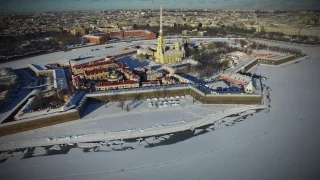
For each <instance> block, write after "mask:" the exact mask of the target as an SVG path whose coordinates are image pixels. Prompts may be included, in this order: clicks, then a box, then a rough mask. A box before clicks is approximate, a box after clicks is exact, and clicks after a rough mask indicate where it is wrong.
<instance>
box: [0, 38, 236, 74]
mask: <svg viewBox="0 0 320 180" xmlns="http://www.w3.org/2000/svg"><path fill="white" fill-rule="evenodd" d="M180 41H181V39H180ZM205 41H206V42H210V41H231V40H226V39H220V38H216V39H215V38H213V39H211V38H195V39H191V42H199V43H200V42H205ZM156 42H157V40H144V41H133V42H130V43H127V42H119V43H114V44H104V45H98V46H92V47H84V48H79V49H73V50H71V51H67V52H64V51H60V52H55V53H50V54H44V55H40V56H35V57H30V58H25V59H21V60H16V61H10V62H6V63H2V64H1V66H2V67H12V68H14V69H19V68H25V67H28V64H32V63H34V64H39V65H45V64H49V63H55V62H60V63H68V61H69V60H70V59H75V58H79V57H80V58H83V60H80V61H72V64H81V63H85V62H90V61H93V60H98V59H102V58H105V57H106V56H110V55H115V54H120V53H121V52H123V48H132V49H134V48H135V46H138V45H142V43H143V44H156ZM167 42H169V40H167ZM170 42H172V43H174V42H176V39H170ZM107 46H114V47H112V48H106V47H107ZM92 49H98V50H94V51H91V50H92Z"/></svg>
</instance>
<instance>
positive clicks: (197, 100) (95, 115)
mask: <svg viewBox="0 0 320 180" xmlns="http://www.w3.org/2000/svg"><path fill="white" fill-rule="evenodd" d="M170 41H173V42H174V41H175V40H172V39H171V40H170ZM217 41H219V42H220V41H226V42H227V43H230V45H231V46H234V47H236V46H237V45H235V44H234V40H227V39H224V40H220V39H191V44H194V45H195V44H197V46H201V47H202V46H203V47H205V46H206V44H210V43H211V42H217ZM256 42H257V43H261V44H268V45H269V46H275V45H277V46H283V47H289V46H290V47H289V48H295V49H300V50H301V51H302V52H303V53H305V54H306V55H304V56H302V57H300V58H293V56H292V55H290V54H287V53H284V52H276V51H268V50H256V51H253V52H251V54H248V53H244V52H233V53H230V54H227V56H225V57H224V58H225V59H224V61H228V62H229V66H228V68H227V69H223V70H221V71H220V70H218V71H216V72H215V73H214V74H212V76H210V77H205V78H203V79H199V76H198V75H199V74H197V73H183V72H184V71H183V67H188V66H190V65H189V64H192V63H194V62H193V61H194V60H191V58H189V60H186V61H181V63H179V64H170V65H161V64H156V63H154V61H152V60H145V61H137V60H135V58H136V57H135V54H126V53H131V52H133V50H134V48H137V46H139V47H140V46H143V45H150V44H151V45H152V44H154V43H155V41H138V42H130V43H119V44H115V45H114V47H113V48H104V46H105V45H101V46H96V47H97V49H100V50H96V51H91V47H85V48H79V49H76V50H75V51H69V52H61V54H59V53H54V54H56V55H53V54H48V55H43V57H34V58H29V59H27V60H26V61H28V62H29V64H30V65H28V64H26V65H22V64H21V63H19V61H16V62H8V63H7V64H3V65H4V67H11V68H13V69H14V71H15V72H16V74H17V75H18V76H19V77H20V78H21V79H22V80H21V85H20V86H21V87H20V88H22V89H24V90H25V91H29V92H32V93H33V94H30V95H28V93H24V94H21V97H20V94H17V95H16V96H17V97H16V98H20V99H23V98H22V97H24V98H25V103H23V104H22V105H19V104H17V106H18V107H17V110H15V111H14V113H16V114H14V116H11V118H14V119H15V120H14V121H10V120H9V121H8V119H3V123H2V124H0V129H1V128H5V127H6V126H9V125H11V126H14V125H16V124H20V123H24V122H41V121H43V122H45V123H48V122H49V121H50V120H52V119H54V118H55V117H59V118H57V119H61V120H60V121H57V123H54V124H55V125H51V124H50V123H49V124H50V126H45V127H41V126H40V128H37V129H32V130H27V131H25V132H17V133H15V134H11V135H6V136H2V137H0V151H1V157H2V162H3V164H0V165H1V166H3V168H2V170H0V174H2V175H4V176H5V177H10V178H11V179H20V178H19V177H18V175H17V174H15V173H13V171H14V168H13V167H21V168H20V169H21V173H27V172H29V171H30V170H34V169H35V168H37V169H41V170H43V172H44V173H41V172H39V173H35V174H27V178H28V179H46V178H51V179H63V178H69V179H87V177H90V178H95V179H101V178H102V177H105V178H108V179H115V178H116V177H117V178H120V179H126V178H129V177H130V178H133V179H138V178H139V177H146V176H148V175H150V174H157V175H158V176H153V177H155V178H156V179H157V178H160V177H161V179H163V178H165V177H166V176H170V175H172V174H175V173H177V172H179V170H182V169H185V168H187V167H186V166H187V165H191V164H192V166H195V167H197V168H196V169H198V172H199V168H200V167H202V168H200V169H203V170H205V172H210V175H209V174H208V176H207V177H208V178H211V177H225V178H227V179H228V178H232V177H236V176H238V175H239V173H240V172H247V171H248V170H245V169H244V167H242V166H241V164H242V162H244V161H246V163H247V167H248V166H249V167H250V166H251V165H252V167H251V168H254V167H253V165H254V164H256V163H257V161H258V159H257V158H255V157H260V158H261V160H263V162H266V159H269V162H270V163H269V164H260V166H261V167H269V168H270V167H271V169H270V171H271V172H273V173H276V172H277V170H276V168H275V167H276V165H275V164H277V165H279V166H280V165H281V166H282V165H283V166H284V165H285V164H286V163H285V162H286V161H281V162H279V161H278V160H277V158H276V157H274V154H277V153H276V152H279V153H281V156H282V158H284V160H288V159H290V158H291V157H292V156H297V155H298V154H299V153H301V152H304V153H305V154H308V155H306V156H305V157H304V158H302V157H301V158H300V163H302V165H303V164H306V163H307V162H308V161H309V160H311V159H312V155H315V153H316V152H318V151H319V150H320V149H319V146H317V145H316V143H312V142H316V141H318V140H319V139H317V138H314V139H309V138H308V137H311V136H312V137H320V136H319V133H317V132H318V131H317V130H316V127H317V125H318V124H319V123H318V122H317V121H316V119H317V117H319V116H318V115H317V114H316V111H315V107H316V106H317V104H319V102H318V101H316V98H315V97H317V95H316V94H317V90H319V87H317V84H316V83H314V82H317V80H316V77H317V69H316V67H317V64H318V61H316V59H317V58H319V55H318V53H317V51H318V50H319V48H318V47H300V46H296V45H287V44H279V43H274V42H268V41H261V40H256ZM201 43H202V44H201ZM248 43H250V42H248ZM239 48H240V47H239ZM76 51H77V53H78V54H79V56H84V55H87V56H88V57H89V56H90V58H91V59H90V58H88V59H86V58H84V59H83V60H80V61H73V62H72V61H70V63H69V60H70V59H71V58H70V57H69V56H70V55H69V53H70V54H71V53H75V52H76ZM99 51H101V52H99ZM111 52H114V53H113V54H112V53H111ZM90 53H92V54H90ZM82 54H84V55H82ZM99 54H102V56H101V57H100V55H99ZM121 54H125V55H123V56H117V55H121ZM58 56H60V57H61V58H59V59H63V60H59V59H57V58H56V57H58ZM92 56H93V57H92ZM115 57H116V58H115ZM112 58H114V59H112ZM285 58H288V59H289V60H288V61H281V60H282V59H285ZM40 59H45V61H46V62H44V61H40ZM304 59H308V60H306V61H302V60H304ZM21 61H22V60H21ZM300 61H301V62H300ZM40 62H41V63H40ZM90 62H91V63H90ZM104 62H108V63H104ZM186 62H188V63H186ZM190 62H191V63H190ZM277 62H281V63H279V64H278V63H277ZM298 62H299V63H298ZM86 63H89V64H87V65H86ZM95 63H98V64H99V66H104V65H105V64H107V65H108V67H109V66H110V67H111V66H112V68H113V69H112V71H111V72H110V75H111V74H112V73H114V74H115V73H118V75H117V76H114V77H113V76H112V78H117V77H120V76H123V78H128V79H125V80H128V81H130V80H132V79H129V78H133V79H134V78H136V77H135V75H136V76H138V80H139V81H140V82H139V84H138V87H132V88H125V89H120V88H119V87H118V88H115V89H112V88H111V89H104V90H96V88H97V87H99V85H100V84H99V83H101V82H98V83H94V84H92V83H89V86H88V87H87V85H86V83H84V84H83V85H79V87H81V88H79V89H77V88H75V87H74V83H73V82H72V81H73V80H74V78H72V77H73V76H74V74H75V73H74V72H75V71H72V67H76V68H78V67H81V66H82V67H86V68H87V67H88V66H90V65H93V64H95ZM81 64H84V65H81ZM79 69H81V68H78V69H77V70H76V71H79ZM121 69H122V71H121ZM70 70H71V71H70ZM62 71H63V72H62ZM79 72H80V71H79ZM147 72H150V73H147ZM294 72H299V73H294ZM141 73H142V74H141ZM144 74H146V75H144ZM160 74H161V76H160ZM85 75H88V74H85ZM80 76H81V73H80ZM99 76H100V75H99ZM102 76H103V75H102ZM157 76H159V77H161V80H160V79H159V78H156V77H157ZM148 77H149V78H155V80H151V79H150V80H147V79H145V78H148ZM170 77H171V79H170ZM87 78H89V76H88V77H87ZM91 78H94V77H91ZM31 79H32V80H31ZM78 80H79V81H78V82H80V81H81V80H83V79H81V77H79V78H78ZM173 80H175V81H173ZM156 81H158V82H156ZM93 82H94V79H93ZM143 82H145V83H143ZM173 82H174V83H173ZM110 84H111V85H113V84H112V83H109V84H108V86H109V85H110ZM143 84H144V86H143ZM297 84H299V85H297ZM310 86H311V87H310ZM72 87H74V89H73V90H72V89H71V88H72ZM85 87H87V88H89V89H82V88H85ZM304 87H310V88H307V89H305V88H304ZM91 88H92V89H91ZM35 89H36V90H37V91H33V90H35ZM51 89H54V90H55V92H57V93H53V94H54V95H52V94H51V93H52V90H51ZM31 90H32V91H31ZM69 91H70V92H69ZM88 91H91V92H88ZM301 92H304V93H303V94H304V95H303V96H301ZM52 97H56V98H58V99H60V98H61V99H64V100H61V101H53V100H54V98H52ZM217 98H222V99H219V100H217ZM237 98H240V100H237ZM250 98H253V99H255V98H257V100H252V101H248V100H246V99H250ZM43 99H46V100H47V101H42V100H43ZM230 99H231V100H230ZM48 102H51V103H48ZM39 104H40V105H39ZM12 106H13V105H12ZM306 107H310V108H306ZM257 112H259V113H257ZM0 113H4V112H3V111H1V112H0ZM7 114H9V113H7ZM70 114H72V118H71V119H72V120H70V121H68V120H66V119H67V118H68V117H69V116H70ZM74 114H76V115H74ZM7 116H8V117H9V115H7ZM3 117H4V116H1V118H3ZM64 120H65V121H64ZM2 132H3V131H2ZM317 135H318V136H317ZM292 138H294V140H293V139H292ZM306 139H308V141H307V140H306ZM284 142H285V143H284ZM165 144H172V145H170V146H161V145H165ZM284 144H286V146H285V145H284ZM157 146H159V147H157ZM302 146H309V147H313V149H310V148H309V149H302ZM155 147H157V148H155ZM288 147H291V149H290V153H286V152H287V151H289V150H288V149H287V148H288ZM78 149H81V150H78ZM23 150H25V152H23V153H21V152H22V151H23ZM235 150H237V151H235ZM117 151H121V152H117ZM17 152H19V153H18V154H17ZM83 152H87V153H83ZM97 152H100V153H97ZM262 152H263V155H262ZM14 153H15V154H17V156H16V155H15V154H14ZM101 153H106V154H103V155H102V156H103V157H102V156H101ZM59 154H60V155H59ZM154 154H157V156H154ZM18 155H19V156H18ZM80 155H81V158H79V156H80ZM36 156H38V157H36ZM120 156H121V160H119V159H118V157H120ZM146 156H148V157H150V159H149V158H145V157H146ZM15 157H18V158H19V160H16V159H17V158H15ZM31 157H32V158H31ZM65 157H68V158H65ZM151 157H152V158H151ZM10 159H12V160H10ZM20 159H21V160H20ZM92 159H96V160H97V161H96V162H93V161H90V160H92ZM137 159H140V161H138V162H137V161H136V160H137ZM235 159H238V161H235ZM199 160H201V161H199ZM226 160H227V161H226ZM51 161H52V162H59V164H61V167H56V166H55V169H54V170H51V171H50V172H49V171H48V170H49V169H52V168H51V167H52V166H53V164H52V163H50V162H51ZM113 161H117V162H118V163H117V164H115V163H106V162H113ZM73 162H77V164H84V165H83V167H78V168H75V167H74V168H73V166H72V165H71V164H72V163H73ZM181 162H183V163H181ZM200 162H203V163H204V164H201V163H200ZM213 162H215V163H213ZM217 162H219V163H217ZM30 163H31V164H34V165H33V166H30V165H29V166H28V164H30ZM86 163H87V164H86ZM230 163H233V164H234V165H232V166H231V165H230ZM315 163H316V162H315ZM62 164H63V165H62ZM85 164H86V165H85ZM178 164H179V166H177V165H178ZM182 164H183V165H182ZM203 165H205V167H204V166H203ZM223 165H228V167H231V169H230V170H231V173H230V171H229V170H228V172H229V173H228V174H227V173H223V174H219V173H218V172H221V173H222V172H226V170H223V169H221V166H223ZM24 166H26V167H27V168H23V167H24ZM66 166H68V167H71V168H70V172H65V171H62V168H64V167H66ZM209 166H210V167H211V168H210V169H211V170H210V171H209V170H208V167H209ZM172 167H175V168H174V169H175V171H169V173H168V175H160V174H161V172H160V171H161V170H163V169H166V170H168V168H169V169H170V168H172ZM212 167H215V168H213V170H212ZM4 168H5V169H6V171H4ZM157 169H158V170H157ZM286 169H287V171H288V172H284V177H286V178H289V177H294V175H295V173H293V174H292V173H289V172H292V170H295V172H296V174H297V172H298V171H299V170H296V169H295V168H294V167H292V166H287V167H286ZM159 170H160V171H159ZM59 172H64V173H62V174H60V173H59ZM132 172H133V173H132ZM191 172H192V171H191V170H190V172H185V173H183V174H181V177H186V178H187V177H193V178H196V174H192V173H191ZM211 172H212V173H211ZM300 172H301V170H300ZM312 172H315V170H314V169H308V170H304V171H303V172H301V173H305V174H309V173H312ZM215 173H217V174H215ZM258 175H259V173H258V172H253V173H252V175H251V176H250V177H259V176H258ZM265 176H266V177H269V178H272V177H273V176H272V173H268V174H265ZM241 177H244V178H249V176H247V175H244V174H243V175H241Z"/></svg>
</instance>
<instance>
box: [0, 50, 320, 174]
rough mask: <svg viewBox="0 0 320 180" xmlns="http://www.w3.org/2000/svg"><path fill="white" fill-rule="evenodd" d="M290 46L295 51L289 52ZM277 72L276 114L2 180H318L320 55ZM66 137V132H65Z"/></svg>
mask: <svg viewBox="0 0 320 180" xmlns="http://www.w3.org/2000/svg"><path fill="white" fill-rule="evenodd" d="M290 46H292V45H290ZM303 49H304V51H306V52H307V53H308V54H310V55H311V58H310V59H309V60H306V61H302V62H300V63H298V64H293V65H289V66H286V67H281V68H275V67H268V66H259V67H258V70H257V73H258V74H260V73H261V74H263V75H265V76H267V77H269V79H268V81H266V82H265V83H266V85H267V86H269V87H271V88H272V91H271V94H270V96H271V109H270V111H269V112H261V113H258V114H255V115H254V116H250V117H248V118H247V119H246V120H245V121H242V122H240V123H237V124H236V125H234V126H231V127H227V128H221V129H218V130H215V131H213V132H209V133H206V134H203V135H199V136H196V137H193V138H191V139H187V140H185V141H182V142H179V143H176V144H173V145H167V146H158V147H155V148H147V149H137V150H132V151H121V152H107V153H69V154H67V155H56V156H45V157H37V158H31V159H24V160H12V161H9V162H5V163H1V164H0V176H1V177H4V178H2V179H13V180H17V179H63V180H79V179H80V180H81V179H95V180H97V179H115V180H116V179H117V180H120V179H121V180H122V179H159V180H160V179H183V180H184V179H320V172H319V167H320V155H319V152H320V131H319V127H320V121H319V119H320V115H319V112H318V109H319V106H320V102H319V100H320V98H319V95H318V93H319V92H320V85H319V83H318V81H319V80H318V77H319V69H318V68H319V67H320V61H319V58H320V54H319V52H320V48H318V47H303ZM66 131H67V129H66Z"/></svg>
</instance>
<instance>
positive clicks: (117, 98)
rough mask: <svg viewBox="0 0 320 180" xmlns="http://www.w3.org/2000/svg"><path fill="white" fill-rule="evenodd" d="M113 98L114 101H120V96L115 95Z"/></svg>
mask: <svg viewBox="0 0 320 180" xmlns="http://www.w3.org/2000/svg"><path fill="white" fill-rule="evenodd" d="M111 98H112V100H113V101H118V100H119V94H113V95H112V97H111Z"/></svg>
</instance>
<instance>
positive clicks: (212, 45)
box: [208, 43, 216, 50]
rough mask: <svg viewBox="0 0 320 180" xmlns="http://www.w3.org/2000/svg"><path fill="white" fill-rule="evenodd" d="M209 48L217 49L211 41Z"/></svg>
mask: <svg viewBox="0 0 320 180" xmlns="http://www.w3.org/2000/svg"><path fill="white" fill-rule="evenodd" d="M208 49H210V50H213V49H216V45H215V44H214V43H210V44H209V45H208Z"/></svg>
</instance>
